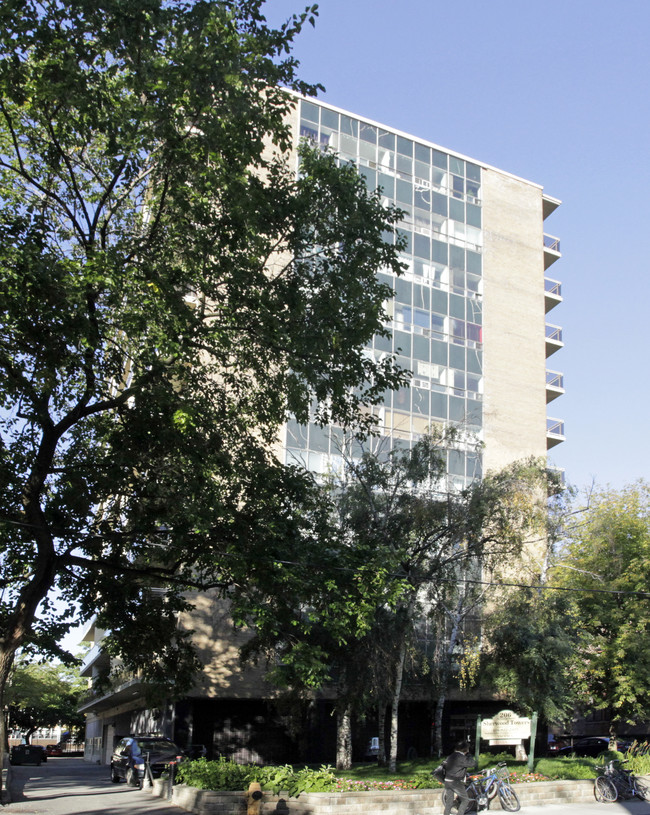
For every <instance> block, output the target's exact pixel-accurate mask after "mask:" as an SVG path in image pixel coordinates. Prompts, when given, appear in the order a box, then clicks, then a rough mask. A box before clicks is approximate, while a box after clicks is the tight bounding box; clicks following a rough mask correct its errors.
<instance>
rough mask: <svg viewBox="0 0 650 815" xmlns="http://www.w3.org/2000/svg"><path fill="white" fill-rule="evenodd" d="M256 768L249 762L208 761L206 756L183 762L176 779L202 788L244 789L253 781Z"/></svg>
mask: <svg viewBox="0 0 650 815" xmlns="http://www.w3.org/2000/svg"><path fill="white" fill-rule="evenodd" d="M254 769H256V768H253V767H251V766H250V765H247V764H235V762H234V761H228V760H226V759H225V758H220V759H218V760H217V761H208V760H207V759H205V758H199V759H196V761H186V762H183V763H182V764H181V765H180V766H179V768H178V774H177V776H176V779H177V781H178V783H180V784H187V785H188V786H189V787H196V788H197V789H200V790H226V791H233V792H234V791H236V790H244V789H245V788H246V787H248V785H249V784H250V782H251V781H253V780H257V779H254V778H253V776H252V772H253V770H254Z"/></svg>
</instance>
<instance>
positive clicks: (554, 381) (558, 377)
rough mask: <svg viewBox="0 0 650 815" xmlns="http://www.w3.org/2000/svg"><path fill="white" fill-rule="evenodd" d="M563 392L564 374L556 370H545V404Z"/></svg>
mask: <svg viewBox="0 0 650 815" xmlns="http://www.w3.org/2000/svg"><path fill="white" fill-rule="evenodd" d="M563 393H564V375H563V374H561V373H559V372H558V371H546V404H548V403H549V402H552V401H553V399H557V397H558V396H562V394H563Z"/></svg>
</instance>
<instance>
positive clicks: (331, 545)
mask: <svg viewBox="0 0 650 815" xmlns="http://www.w3.org/2000/svg"><path fill="white" fill-rule="evenodd" d="M454 442H455V439H454V434H453V433H450V434H449V435H448V436H446V437H444V438H442V437H438V438H435V437H426V438H424V439H422V440H420V441H419V442H417V443H416V444H415V445H414V446H413V448H412V449H411V450H406V451H402V450H395V451H393V452H391V453H388V454H386V453H382V451H381V450H380V451H379V452H378V453H377V454H375V453H366V454H365V455H363V456H361V457H360V458H359V459H355V460H349V461H348V469H347V473H346V476H345V477H344V478H343V479H342V480H338V479H333V480H332V481H331V483H329V484H327V485H326V486H324V487H323V498H322V502H323V506H324V507H325V508H324V510H323V512H324V513H325V517H326V518H327V517H329V523H328V524H324V525H325V526H326V527H327V538H325V539H323V541H321V542H318V541H315V543H314V545H313V546H312V547H310V548H305V549H303V550H302V552H300V553H298V552H296V553H295V559H294V562H293V564H292V568H286V567H285V570H286V571H285V574H286V581H285V586H286V591H284V592H279V591H277V590H276V589H275V588H274V586H273V579H274V575H273V574H272V573H271V572H269V573H267V575H266V579H267V580H269V581H271V582H270V583H269V584H268V585H266V586H264V585H263V584H262V583H260V584H258V590H259V594H258V597H257V600H256V602H255V603H254V604H249V605H248V606H247V607H246V613H245V616H244V618H243V619H244V620H245V621H246V622H248V623H249V624H250V625H251V627H252V628H253V629H254V630H255V631H256V638H255V639H253V640H252V641H251V642H250V643H249V646H248V653H254V652H255V651H258V652H263V653H266V654H267V655H269V656H273V657H274V658H275V659H276V660H277V661H278V662H279V664H280V666H281V672H282V675H281V678H282V679H283V681H284V683H285V684H286V686H288V687H291V688H294V689H296V688H298V689H301V688H307V687H320V686H322V685H323V684H329V685H330V686H331V687H333V688H334V689H335V690H336V695H337V701H336V706H337V715H338V724H339V727H338V730H339V732H338V750H337V766H339V768H345V767H347V766H349V763H350V761H351V738H350V733H349V728H350V722H351V720H352V716H353V714H355V713H356V714H363V713H366V712H367V711H368V709H370V708H377V707H379V708H380V718H381V716H382V715H383V713H384V711H385V710H386V708H387V707H389V706H390V709H391V711H392V720H391V728H390V730H391V739H390V751H389V756H388V758H389V763H390V765H391V766H392V767H393V768H394V766H395V763H396V761H397V735H398V732H397V728H398V721H397V712H398V708H399V701H400V698H401V689H402V685H403V681H404V677H405V672H406V669H407V667H408V664H409V659H410V654H411V653H412V652H413V650H414V649H415V648H416V643H417V639H418V637H417V630H418V624H419V622H420V621H421V620H422V619H423V617H424V616H425V615H427V614H433V613H434V610H436V611H439V609H440V603H441V597H442V594H443V593H444V594H445V596H448V595H449V592H450V591H452V592H453V591H455V589H456V587H457V586H458V583H459V581H461V582H462V583H463V586H464V588H465V589H467V584H471V583H472V580H474V581H476V580H477V579H480V577H481V570H482V569H486V570H492V571H493V570H495V569H496V567H497V565H498V563H499V562H501V561H503V560H507V561H508V562H510V563H512V559H513V558H516V557H517V555H518V554H519V552H520V551H521V548H522V546H523V544H524V542H525V540H526V538H527V536H529V535H530V534H531V533H532V531H533V530H536V529H538V527H539V525H540V524H541V525H542V526H543V523H544V518H545V504H544V501H543V500H542V501H541V502H540V495H541V496H542V497H543V496H545V495H546V489H547V478H546V472H545V470H544V469H543V467H541V465H540V464H538V463H536V462H525V463H520V464H516V465H512V466H511V467H509V468H507V469H506V470H504V471H503V472H500V473H497V474H492V475H487V476H486V477H485V478H484V479H483V480H482V481H481V482H477V483H475V484H474V485H472V486H471V487H470V488H468V489H467V490H465V491H463V492H459V493H450V492H448V491H447V489H446V487H445V481H444V478H443V476H444V472H445V461H446V458H445V455H444V453H445V450H446V447H447V445H449V444H453V443H454ZM540 490H541V492H540ZM325 541H326V542H325ZM443 588H444V589H445V591H444V592H443ZM465 593H466V594H468V593H469V590H467V591H466V592H465ZM235 605H237V600H236V598H235ZM443 627H444V624H443ZM275 673H276V674H277V668H276V669H275Z"/></svg>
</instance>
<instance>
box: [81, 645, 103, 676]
mask: <svg viewBox="0 0 650 815" xmlns="http://www.w3.org/2000/svg"><path fill="white" fill-rule="evenodd" d="M109 665H110V658H109V656H108V654H106V653H105V652H104V651H102V648H101V645H93V647H92V648H91V649H90V651H88V653H87V654H86V655H85V657H84V658H83V662H82V663H81V668H79V673H80V674H81V676H92V674H93V670H92V669H93V667H95V668H97V669H102V668H107V667H108V666H109Z"/></svg>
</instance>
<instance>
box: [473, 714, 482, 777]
mask: <svg viewBox="0 0 650 815" xmlns="http://www.w3.org/2000/svg"><path fill="white" fill-rule="evenodd" d="M480 752H481V714H480V713H479V715H478V719H477V720H476V744H475V745H474V758H475V759H476V766H477V767H478V757H479V755H480Z"/></svg>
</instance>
